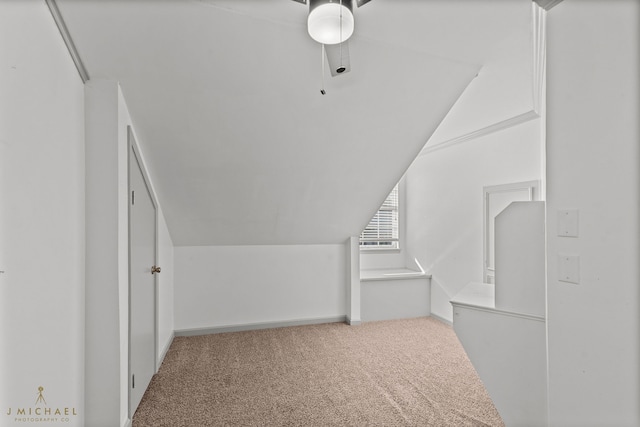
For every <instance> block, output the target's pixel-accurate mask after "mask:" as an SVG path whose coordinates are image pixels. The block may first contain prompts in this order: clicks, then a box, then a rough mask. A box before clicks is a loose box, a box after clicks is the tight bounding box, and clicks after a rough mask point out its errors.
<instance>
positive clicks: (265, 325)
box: [175, 316, 347, 337]
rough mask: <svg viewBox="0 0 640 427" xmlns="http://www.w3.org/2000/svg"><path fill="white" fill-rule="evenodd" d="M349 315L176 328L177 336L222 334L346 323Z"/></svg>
mask: <svg viewBox="0 0 640 427" xmlns="http://www.w3.org/2000/svg"><path fill="white" fill-rule="evenodd" d="M346 321H347V316H336V317H320V318H313V319H298V320H285V321H278V322H262V323H245V324H241V325H226V326H213V327H210V328H195V329H176V331H175V336H176V337H193V336H197V335H210V334H221V333H225V332H241V331H253V330H258V329H273V328H286V327H289V326H304V325H318V324H321V323H344V322H346Z"/></svg>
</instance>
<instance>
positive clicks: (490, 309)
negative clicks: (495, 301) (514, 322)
mask: <svg viewBox="0 0 640 427" xmlns="http://www.w3.org/2000/svg"><path fill="white" fill-rule="evenodd" d="M451 305H452V306H454V308H455V307H462V308H468V309H471V310H477V311H486V312H488V313H495V314H500V315H502V316H509V317H519V318H521V319H527V320H535V321H536V322H545V318H544V316H537V315H535V314H527V313H516V312H515V311H508V310H500V309H497V308H493V307H485V306H481V305H476V304H468V303H464V302H453V301H451Z"/></svg>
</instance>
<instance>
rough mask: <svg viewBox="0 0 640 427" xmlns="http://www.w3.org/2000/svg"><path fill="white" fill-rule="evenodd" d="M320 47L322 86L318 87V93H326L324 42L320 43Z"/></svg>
mask: <svg viewBox="0 0 640 427" xmlns="http://www.w3.org/2000/svg"><path fill="white" fill-rule="evenodd" d="M321 46H322V48H321V49H320V62H321V63H322V87H321V88H320V93H321V94H323V95H326V93H327V92H325V90H324V44H321Z"/></svg>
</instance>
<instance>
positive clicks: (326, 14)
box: [307, 3, 355, 44]
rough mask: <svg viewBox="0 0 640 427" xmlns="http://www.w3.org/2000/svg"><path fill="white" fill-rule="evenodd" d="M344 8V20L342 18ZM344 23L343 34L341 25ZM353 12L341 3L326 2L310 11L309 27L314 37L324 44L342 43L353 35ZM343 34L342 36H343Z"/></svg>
mask: <svg viewBox="0 0 640 427" xmlns="http://www.w3.org/2000/svg"><path fill="white" fill-rule="evenodd" d="M340 9H342V22H341V18H340ZM341 24H342V34H341V32H340V25H341ZM354 26H355V25H354V19H353V13H351V11H350V10H349V8H347V7H345V6H344V5H342V6H340V4H339V3H325V4H322V5H320V6H318V7H316V8H315V9H313V10H312V11H311V12H310V13H309V18H308V19H307V29H308V30H309V35H310V36H311V38H312V39H314V40H315V41H317V42H318V43H322V44H337V43H342V42H344V41H346V40H348V39H349V37H351V35H352V34H353V29H354ZM341 36H342V37H341Z"/></svg>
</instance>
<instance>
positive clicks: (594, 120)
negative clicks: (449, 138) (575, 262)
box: [547, 0, 640, 427]
mask: <svg viewBox="0 0 640 427" xmlns="http://www.w3.org/2000/svg"><path fill="white" fill-rule="evenodd" d="M547 28H548V30H549V33H548V34H549V38H548V42H547V45H548V71H547V76H548V86H547V87H548V90H547V108H548V110H547V117H548V121H547V153H548V159H547V241H548V251H547V256H548V258H547V263H548V277H547V286H548V288H547V296H548V307H547V309H548V312H547V321H548V328H549V329H548V347H549V398H550V404H549V409H550V412H549V414H550V424H551V425H552V426H563V427H565V426H581V427H588V426H603V425H607V426H617V427H623V426H638V425H640V404H639V402H640V331H639V327H640V291H639V289H640V288H639V281H640V280H639V279H640V272H639V268H640V267H639V265H640V264H639V263H638V260H639V259H640V249H639V242H640V235H639V227H638V222H639V221H640V212H639V206H640V188H639V187H640V186H639V173H638V171H639V160H640V142H639V141H640V130H639V124H638V123H639V122H638V117H640V106H639V101H640V98H639V96H640V85H639V76H640V58H639V51H640V33H639V32H640V2H638V1H637V0H616V1H606V2H592V1H575V0H566V1H564V2H562V3H560V4H559V5H557V6H556V7H554V8H553V9H551V10H550V11H549V12H548V22H547ZM559 209H579V226H580V230H579V237H577V238H569V237H558V236H557V211H558V210H559ZM560 253H568V254H575V255H579V256H580V271H579V274H580V283H579V284H571V283H566V282H560V281H558V278H557V271H558V264H557V257H558V255H559V254H560Z"/></svg>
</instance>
